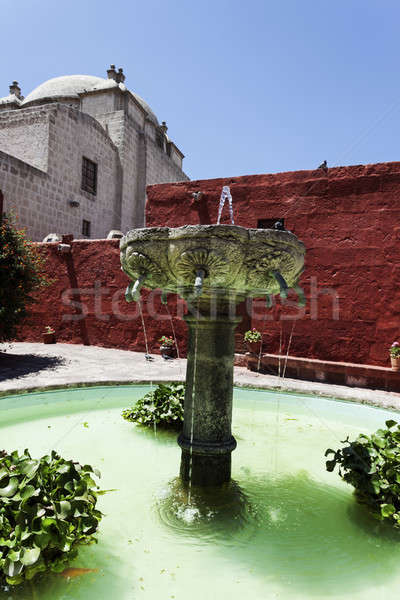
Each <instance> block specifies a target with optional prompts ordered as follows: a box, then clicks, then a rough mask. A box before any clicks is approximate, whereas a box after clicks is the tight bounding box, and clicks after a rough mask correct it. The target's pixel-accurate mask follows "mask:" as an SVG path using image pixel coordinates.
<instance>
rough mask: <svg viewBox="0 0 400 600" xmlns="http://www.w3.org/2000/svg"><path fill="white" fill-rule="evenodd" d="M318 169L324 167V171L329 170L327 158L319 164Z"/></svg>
mask: <svg viewBox="0 0 400 600" xmlns="http://www.w3.org/2000/svg"><path fill="white" fill-rule="evenodd" d="M318 169H322V170H323V171H327V170H328V163H327V162H326V160H324V162H323V163H321V164H320V165H319V167H318Z"/></svg>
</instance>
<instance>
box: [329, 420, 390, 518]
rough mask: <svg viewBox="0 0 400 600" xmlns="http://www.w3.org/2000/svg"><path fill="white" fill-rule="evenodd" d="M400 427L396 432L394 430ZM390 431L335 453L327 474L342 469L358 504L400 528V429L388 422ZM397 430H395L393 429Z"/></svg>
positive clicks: (346, 441) (349, 445)
mask: <svg viewBox="0 0 400 600" xmlns="http://www.w3.org/2000/svg"><path fill="white" fill-rule="evenodd" d="M396 425H397V427H396V428H395V426H396ZM386 427H387V429H378V431H376V432H375V433H373V434H372V435H371V436H368V435H365V434H361V435H359V436H358V438H357V439H356V440H355V441H353V442H350V441H349V439H348V438H347V439H346V440H345V442H344V443H346V444H347V446H344V447H343V448H341V449H339V450H337V451H335V450H331V449H329V450H327V451H326V452H325V456H328V455H330V454H333V459H331V460H328V461H327V462H326V468H327V470H328V471H333V470H334V468H335V467H336V465H338V466H339V475H340V476H341V477H342V479H343V480H344V481H346V482H347V483H350V484H351V485H353V486H354V488H355V495H356V498H357V500H358V501H359V502H361V503H362V504H365V505H367V507H368V508H369V510H370V511H371V513H372V514H373V516H374V517H376V518H378V519H379V520H383V519H387V520H389V521H390V522H391V523H392V524H394V525H395V527H399V526H400V426H399V425H398V424H397V423H396V421H392V420H389V421H386ZM394 428H395V429H394Z"/></svg>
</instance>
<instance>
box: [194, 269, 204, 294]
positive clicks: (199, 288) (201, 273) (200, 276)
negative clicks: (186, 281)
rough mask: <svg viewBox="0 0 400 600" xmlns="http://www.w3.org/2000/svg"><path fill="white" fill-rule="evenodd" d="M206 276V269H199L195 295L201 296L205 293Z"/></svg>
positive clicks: (195, 283)
mask: <svg viewBox="0 0 400 600" xmlns="http://www.w3.org/2000/svg"><path fill="white" fill-rule="evenodd" d="M205 276H206V272H205V270H204V269H197V271H196V280H195V282H194V293H195V296H201V293H202V291H203V281H204V277H205Z"/></svg>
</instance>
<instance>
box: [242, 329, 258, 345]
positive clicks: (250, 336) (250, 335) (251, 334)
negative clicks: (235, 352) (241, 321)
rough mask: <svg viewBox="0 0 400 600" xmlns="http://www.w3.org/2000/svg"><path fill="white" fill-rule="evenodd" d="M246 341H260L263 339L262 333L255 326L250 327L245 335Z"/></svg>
mask: <svg viewBox="0 0 400 600" xmlns="http://www.w3.org/2000/svg"><path fill="white" fill-rule="evenodd" d="M243 339H244V341H245V342H259V341H260V340H261V333H260V332H259V331H258V330H257V329H256V328H255V327H253V329H249V330H248V331H246V333H245V334H244V336H243Z"/></svg>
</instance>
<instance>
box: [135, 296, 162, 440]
mask: <svg viewBox="0 0 400 600" xmlns="http://www.w3.org/2000/svg"><path fill="white" fill-rule="evenodd" d="M137 303H138V306H139V313H140V319H141V321H142V328H143V335H144V343H145V346H146V362H148V363H150V360H149V358H150V352H149V343H148V338H147V331H146V325H145V322H144V317H143V310H142V298H141V297H139V299H138V301H137ZM147 368H148V369H150V370H151V365H150V364H149V366H148V367H147ZM150 391H151V393H152V394H153V392H154V389H153V381H152V380H151V379H150ZM151 405H152V409H153V415H154V413H155V406H154V397H153V396H152V403H151ZM153 431H154V435H155V436H157V422H156V418H155V416H154V420H153Z"/></svg>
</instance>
